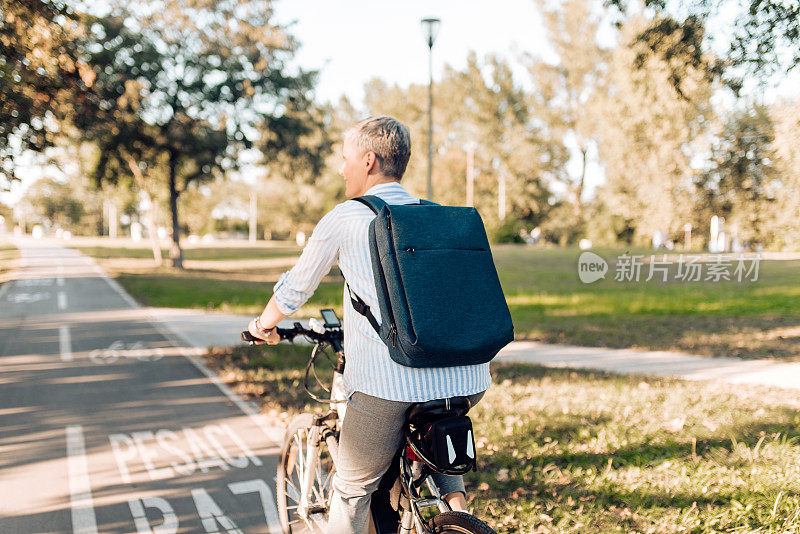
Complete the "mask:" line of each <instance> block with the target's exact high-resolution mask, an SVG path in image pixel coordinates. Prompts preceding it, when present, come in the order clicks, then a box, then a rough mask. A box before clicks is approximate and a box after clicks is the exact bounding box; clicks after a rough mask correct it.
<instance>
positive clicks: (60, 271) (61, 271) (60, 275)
mask: <svg viewBox="0 0 800 534" xmlns="http://www.w3.org/2000/svg"><path fill="white" fill-rule="evenodd" d="M56 273H57V274H58V278H56V283H57V284H58V285H59V286H60V287H64V265H63V264H61V263H59V264H58V267H57V269H56Z"/></svg>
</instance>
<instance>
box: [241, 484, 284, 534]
mask: <svg viewBox="0 0 800 534" xmlns="http://www.w3.org/2000/svg"><path fill="white" fill-rule="evenodd" d="M228 487H229V488H230V490H231V492H232V493H233V494H234V495H241V494H243V493H255V492H258V496H259V497H261V506H263V507H264V518H265V519H266V520H267V528H268V529H269V532H281V520H280V519H279V518H278V509H277V508H276V507H275V497H274V496H273V495H272V490H270V489H269V486H268V485H267V483H266V482H264V481H263V480H261V479H256V480H245V481H243V482H234V483H232V484H228Z"/></svg>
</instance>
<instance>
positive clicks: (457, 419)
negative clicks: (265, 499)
mask: <svg viewBox="0 0 800 534" xmlns="http://www.w3.org/2000/svg"><path fill="white" fill-rule="evenodd" d="M321 315H322V319H323V323H320V322H319V321H318V320H317V319H311V321H310V324H309V326H310V327H311V328H304V327H303V326H302V325H301V324H300V323H294V326H293V327H292V328H288V329H283V328H278V329H277V332H278V335H279V336H280V338H281V339H282V340H287V341H290V342H293V341H294V339H295V338H296V337H298V336H302V337H305V338H307V339H308V340H309V341H311V342H312V343H314V347H313V349H312V351H311V357H310V359H309V362H308V364H307V365H306V370H305V376H304V380H303V387H304V389H305V390H306V392H307V393H308V394H309V395H310V396H311V397H312V398H313V399H314V400H316V401H319V402H322V403H327V404H329V405H330V409H329V410H327V411H326V412H323V413H303V414H300V415H298V416H296V417H295V418H294V419H293V420H292V421H291V422H290V423H289V425H288V427H287V431H286V437H285V439H284V443H283V447H282V448H281V452H280V460H279V462H278V472H277V477H276V483H277V500H278V515H279V516H280V521H281V526H282V528H283V532H284V533H285V534H298V533H301V532H303V533H304V532H326V530H325V520H326V518H327V513H328V510H329V507H330V501H331V496H332V494H333V487H332V481H333V474H334V472H335V469H336V458H337V456H338V437H339V432H340V430H341V422H342V420H343V419H344V414H345V411H346V406H347V399H346V397H345V394H344V388H343V384H342V375H343V373H344V368H345V354H344V345H343V342H344V332H343V330H342V325H341V322H340V321H339V319H338V317H337V316H336V314H335V313H334V312H333V310H330V309H324V310H321ZM242 339H243V340H244V341H248V342H251V343H252V342H254V341H257V339H256V338H254V337H253V336H251V335H250V333H249V332H242ZM328 348H331V349H332V350H333V352H334V354H335V355H336V360H335V361H334V360H333V359H331V358H330V356H329V355H328V353H327V349H328ZM321 355H325V356H326V358H327V360H328V362H329V363H330V364H331V368H332V370H333V378H332V380H331V385H330V387H326V386H325V384H324V383H323V382H322V381H321V379H320V378H319V375H318V374H317V371H316V366H315V363H316V361H317V360H318V359H319V358H320V356H321ZM312 374H313V376H314V378H315V379H316V381H317V384H318V385H319V386H320V387H322V389H323V390H324V391H325V392H326V393H328V394H329V397H328V398H322V397H320V396H318V395H317V394H315V393H314V392H313V391H311V389H310V388H309V378H310V376H311V375H312ZM469 408H470V403H469V399H467V398H466V397H452V398H449V399H436V400H432V401H428V402H422V403H415V404H413V405H412V406H411V407H410V408H409V409H408V411H407V412H406V422H405V424H404V429H405V431H404V436H405V437H404V441H403V442H402V443H401V444H400V446H399V447H398V450H397V453H396V454H395V459H394V460H393V461H392V464H391V466H390V468H389V470H388V471H387V472H386V473H385V474H384V476H383V477H382V478H381V481H380V485H379V487H378V490H377V491H376V492H375V493H374V494H373V496H372V502H371V505H370V508H371V512H372V513H371V522H370V532H376V533H377V534H388V533H398V534H412V533H416V534H445V533H463V534H494V530H492V528H491V527H489V526H488V525H487V524H486V523H484V522H483V521H481V520H480V519H478V518H477V517H475V516H473V515H471V514H468V513H466V512H461V511H454V510H452V509H451V508H450V505H449V504H448V503H447V502H446V501H445V500H444V499H443V498H442V496H441V495H440V493H439V490H438V488H437V487H436V484H435V483H434V481H433V480H432V478H431V475H432V474H433V473H435V472H440V473H445V474H451V475H455V474H464V473H466V472H468V471H470V470H474V469H475V467H476V460H475V446H474V441H473V436H472V426H471V423H469V425H468V430H467V432H468V433H466V432H464V430H465V428H466V427H465V426H464V423H465V420H466V422H468V421H469V418H468V417H467V416H466V413H467V411H468V410H469ZM442 429H444V431H445V433H447V432H449V433H447V434H446V436H445V438H442V437H441V435H440V434H441V432H440V431H442ZM459 431H461V432H460V433H459ZM437 432H438V433H437ZM454 441H455V442H456V443H463V442H466V445H465V446H460V445H455V446H454ZM454 447H458V449H455V448H454ZM423 487H424V488H427V492H426V493H427V495H423V493H424V492H425V490H424V489H423ZM430 508H437V509H438V513H435V512H434V513H435V515H433V517H432V518H430V519H425V518H424V515H423V513H422V511H423V510H425V511H427V510H428V509H430Z"/></svg>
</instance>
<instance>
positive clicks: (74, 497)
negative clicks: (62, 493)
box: [67, 425, 97, 534]
mask: <svg viewBox="0 0 800 534" xmlns="http://www.w3.org/2000/svg"><path fill="white" fill-rule="evenodd" d="M67 471H68V472H69V495H70V504H71V506H72V531H73V533H74V534H97V518H96V517H95V515H94V502H93V501H92V486H91V483H90V481H89V467H88V464H87V463H86V444H85V442H84V440H83V427H82V426H80V425H74V426H68V427H67Z"/></svg>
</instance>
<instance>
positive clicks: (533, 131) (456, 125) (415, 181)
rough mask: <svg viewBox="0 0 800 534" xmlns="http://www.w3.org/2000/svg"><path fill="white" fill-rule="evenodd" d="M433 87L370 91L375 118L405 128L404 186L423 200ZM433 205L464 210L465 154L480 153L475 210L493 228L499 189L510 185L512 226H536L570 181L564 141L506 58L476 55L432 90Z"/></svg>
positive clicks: (373, 87) (379, 85) (379, 86)
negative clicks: (502, 183) (557, 189)
mask: <svg viewBox="0 0 800 534" xmlns="http://www.w3.org/2000/svg"><path fill="white" fill-rule="evenodd" d="M426 96H427V87H426V86H423V85H416V84H413V85H410V86H409V87H399V86H391V87H390V86H387V85H386V84H385V83H383V82H382V81H380V80H373V81H371V82H370V83H368V84H367V86H366V87H365V103H366V106H367V109H368V110H369V112H370V114H388V115H392V116H394V117H396V118H398V119H399V120H400V121H401V122H403V123H404V124H406V125H407V126H408V127H409V129H410V133H411V140H412V145H413V147H412V156H411V160H410V162H409V166H408V170H407V171H406V175H405V177H404V178H403V183H404V184H405V185H406V187H407V188H408V189H409V190H410V191H412V192H414V193H415V194H416V195H418V196H422V197H424V196H426V191H427V157H426V156H425V154H427V151H426V149H425V147H426V146H427V139H428V133H427V105H426V102H427V100H426ZM434 99H435V104H434V110H433V111H434V117H433V122H434V124H436V125H437V129H438V131H442V132H446V135H438V134H437V135H434V139H433V144H434V166H433V178H432V181H433V192H434V200H435V201H437V202H441V203H445V204H450V205H464V204H465V200H466V150H467V148H468V146H469V145H470V144H474V145H475V147H476V148H475V176H476V178H475V193H474V195H475V196H474V205H475V207H476V208H477V209H478V210H479V211H480V213H481V215H482V217H483V219H484V221H485V222H486V223H487V224H488V225H496V224H498V222H499V221H498V218H499V217H498V215H497V213H498V209H497V208H498V205H497V203H498V181H499V179H500V175H501V174H504V175H505V177H506V180H507V184H508V185H507V206H506V207H507V209H508V215H509V216H510V217H512V218H517V219H525V220H526V221H529V222H530V223H533V224H535V223H536V222H538V221H539V220H541V219H542V218H543V217H544V216H545V215H546V213H547V211H548V210H549V208H550V205H549V204H548V200H549V199H550V197H551V195H552V192H551V190H550V188H549V185H548V181H556V182H558V181H564V180H565V179H566V178H565V176H566V175H565V172H564V167H563V165H564V162H565V161H566V150H565V148H564V144H563V141H562V139H561V138H560V137H559V136H558V135H557V134H556V133H554V132H552V131H551V130H549V129H548V128H547V127H546V126H545V125H543V124H542V123H541V122H540V121H538V120H536V119H537V117H536V115H535V109H534V108H532V107H531V106H529V103H530V102H529V96H528V95H527V94H526V92H525V91H524V90H523V89H522V87H521V84H520V83H519V82H518V81H517V80H515V79H514V76H513V74H512V69H511V65H510V63H509V62H508V61H506V60H504V59H502V58H500V57H496V56H494V57H487V58H485V59H484V60H479V59H478V58H477V56H475V54H474V53H473V54H470V56H469V57H468V59H467V65H466V67H465V68H464V69H463V70H460V71H458V70H455V69H453V68H449V67H448V68H447V69H446V70H445V72H444V74H443V76H442V79H441V80H440V81H439V82H437V83H435V84H434Z"/></svg>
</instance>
